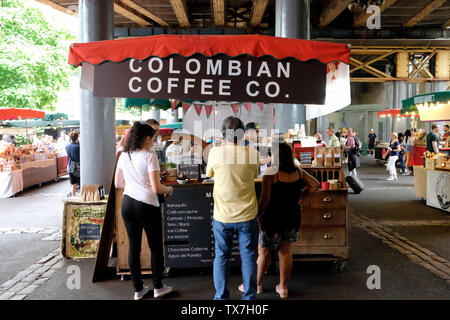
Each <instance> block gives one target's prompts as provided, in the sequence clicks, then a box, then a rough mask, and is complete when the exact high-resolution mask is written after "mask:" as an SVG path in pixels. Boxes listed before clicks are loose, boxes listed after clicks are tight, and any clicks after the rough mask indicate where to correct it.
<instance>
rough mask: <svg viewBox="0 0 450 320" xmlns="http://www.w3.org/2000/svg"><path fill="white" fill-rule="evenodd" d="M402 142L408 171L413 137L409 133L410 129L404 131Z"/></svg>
mask: <svg viewBox="0 0 450 320" xmlns="http://www.w3.org/2000/svg"><path fill="white" fill-rule="evenodd" d="M404 143H405V166H406V169H407V170H408V172H409V167H410V165H409V163H410V161H411V151H412V146H413V145H414V137H413V136H412V134H411V130H406V131H405V137H404Z"/></svg>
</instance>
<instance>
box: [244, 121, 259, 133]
mask: <svg viewBox="0 0 450 320" xmlns="http://www.w3.org/2000/svg"><path fill="white" fill-rule="evenodd" d="M258 129H259V125H257V124H256V123H254V122H249V123H247V124H246V125H245V131H248V130H258Z"/></svg>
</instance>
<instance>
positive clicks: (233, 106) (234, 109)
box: [231, 104, 239, 117]
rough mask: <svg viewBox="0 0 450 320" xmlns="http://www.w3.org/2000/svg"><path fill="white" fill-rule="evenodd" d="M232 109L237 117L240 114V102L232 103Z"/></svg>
mask: <svg viewBox="0 0 450 320" xmlns="http://www.w3.org/2000/svg"><path fill="white" fill-rule="evenodd" d="M231 109H233V112H234V115H235V116H236V117H237V116H238V114H239V105H238V104H232V105H231Z"/></svg>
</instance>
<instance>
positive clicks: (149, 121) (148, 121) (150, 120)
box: [145, 119, 159, 126]
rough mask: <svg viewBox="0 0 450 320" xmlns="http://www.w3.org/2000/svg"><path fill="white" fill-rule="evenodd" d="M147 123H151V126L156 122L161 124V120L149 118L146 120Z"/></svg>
mask: <svg viewBox="0 0 450 320" xmlns="http://www.w3.org/2000/svg"><path fill="white" fill-rule="evenodd" d="M145 123H146V124H148V125H150V126H153V125H155V124H156V125H158V126H159V122H158V121H156V120H155V119H148V120H146V121H145Z"/></svg>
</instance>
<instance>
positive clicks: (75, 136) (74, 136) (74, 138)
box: [69, 131, 78, 142]
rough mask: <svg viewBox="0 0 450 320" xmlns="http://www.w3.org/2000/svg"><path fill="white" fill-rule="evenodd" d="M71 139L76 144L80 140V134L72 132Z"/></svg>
mask: <svg viewBox="0 0 450 320" xmlns="http://www.w3.org/2000/svg"><path fill="white" fill-rule="evenodd" d="M69 137H70V140H72V141H73V142H76V141H77V140H78V132H76V131H72V132H71V133H69Z"/></svg>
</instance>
